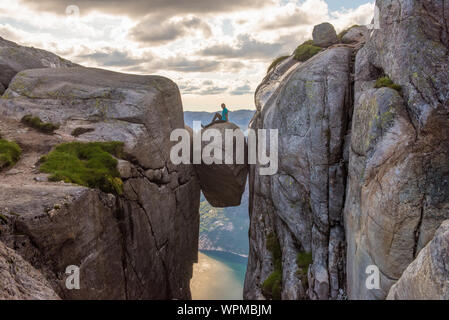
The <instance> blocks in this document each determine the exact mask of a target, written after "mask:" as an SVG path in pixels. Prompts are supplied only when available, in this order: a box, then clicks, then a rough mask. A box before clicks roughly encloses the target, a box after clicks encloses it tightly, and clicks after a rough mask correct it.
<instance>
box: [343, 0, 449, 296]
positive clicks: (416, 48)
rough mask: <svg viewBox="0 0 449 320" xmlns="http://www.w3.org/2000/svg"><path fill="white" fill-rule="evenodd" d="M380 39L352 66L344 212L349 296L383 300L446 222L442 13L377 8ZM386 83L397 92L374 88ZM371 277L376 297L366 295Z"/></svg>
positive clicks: (448, 84)
mask: <svg viewBox="0 0 449 320" xmlns="http://www.w3.org/2000/svg"><path fill="white" fill-rule="evenodd" d="M377 6H378V7H379V9H380V13H381V14H380V29H379V30H374V31H373V32H372V34H371V36H370V39H369V40H368V41H367V43H366V44H365V46H364V47H363V49H362V50H360V51H359V53H358V55H357V59H356V71H355V77H356V83H355V107H354V117H353V123H352V137H351V148H350V164H349V174H348V190H347V199H346V205H345V229H346V237H347V246H348V250H347V251H348V254H347V277H348V293H349V298H352V299H384V298H385V297H386V296H387V294H388V292H389V290H390V287H391V286H392V285H393V284H394V283H395V282H396V281H397V280H398V279H399V278H400V277H401V275H402V273H403V272H404V270H405V269H406V268H407V266H408V265H409V264H410V263H412V261H413V260H415V259H416V257H417V255H418V254H419V252H420V250H421V249H422V248H423V247H424V246H425V245H426V244H427V243H428V242H429V241H430V240H431V239H432V238H433V236H434V233H435V230H436V229H437V228H438V226H439V225H440V224H441V222H442V221H443V220H445V219H447V218H448V217H449V201H448V199H449V188H448V181H449V180H448V179H449V163H448V161H447V159H448V156H449V154H448V152H449V144H448V141H449V140H448V137H449V122H448V116H447V115H448V110H449V109H448V108H449V107H448V106H449V101H448V95H447V92H448V88H449V72H448V70H449V69H448V67H449V61H448V60H447V54H448V50H449V47H448V33H447V30H448V28H447V27H448V22H447V21H446V20H445V18H444V17H445V16H447V14H449V11H448V10H449V7H448V6H447V4H446V5H444V1H395V2H391V1H377ZM384 75H387V76H388V77H389V78H390V79H391V80H392V81H393V82H394V83H396V84H397V85H399V86H401V87H402V89H401V90H399V89H398V87H396V89H397V90H399V92H398V91H397V90H393V89H389V88H374V84H375V82H376V80H377V79H378V78H380V77H382V76H384ZM370 265H375V266H377V267H378V268H379V270H380V277H381V279H380V289H379V290H376V289H374V290H369V289H367V288H366V286H365V280H366V277H367V275H366V274H365V271H366V268H367V267H368V266H370Z"/></svg>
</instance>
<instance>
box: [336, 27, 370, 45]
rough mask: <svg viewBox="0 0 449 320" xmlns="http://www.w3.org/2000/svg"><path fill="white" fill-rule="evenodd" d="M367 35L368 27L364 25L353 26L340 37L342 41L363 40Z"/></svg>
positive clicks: (354, 41)
mask: <svg viewBox="0 0 449 320" xmlns="http://www.w3.org/2000/svg"><path fill="white" fill-rule="evenodd" d="M368 37H369V32H368V28H367V27H365V26H357V27H353V28H351V29H349V30H348V32H346V33H345V35H344V36H343V37H342V38H341V42H342V43H358V42H364V41H366V39H367V38H368Z"/></svg>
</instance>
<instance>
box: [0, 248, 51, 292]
mask: <svg viewBox="0 0 449 320" xmlns="http://www.w3.org/2000/svg"><path fill="white" fill-rule="evenodd" d="M0 300H59V297H58V295H57V294H56V293H55V292H54V291H53V289H52V288H51V286H50V284H49V283H48V282H47V280H46V279H45V277H44V276H43V275H42V274H41V273H40V272H39V271H37V270H36V269H34V268H33V267H32V266H31V265H30V264H29V263H28V262H26V261H25V260H24V259H23V258H22V257H21V256H20V255H18V254H17V253H16V252H14V250H12V249H9V248H8V247H6V246H5V245H4V244H3V243H2V242H0Z"/></svg>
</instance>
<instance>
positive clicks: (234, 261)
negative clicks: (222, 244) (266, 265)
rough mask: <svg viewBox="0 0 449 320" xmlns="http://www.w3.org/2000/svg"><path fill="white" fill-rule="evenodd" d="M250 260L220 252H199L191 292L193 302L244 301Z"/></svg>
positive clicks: (194, 267)
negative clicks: (244, 285) (245, 280)
mask: <svg viewBox="0 0 449 320" xmlns="http://www.w3.org/2000/svg"><path fill="white" fill-rule="evenodd" d="M247 262H248V259H247V258H245V257H242V256H239V255H236V254H232V253H228V252H220V251H203V252H201V251H200V252H198V263H197V264H195V265H194V266H193V277H192V280H191V281H190V290H191V292H192V299H193V300H242V299H243V282H244V279H245V272H246V265H247Z"/></svg>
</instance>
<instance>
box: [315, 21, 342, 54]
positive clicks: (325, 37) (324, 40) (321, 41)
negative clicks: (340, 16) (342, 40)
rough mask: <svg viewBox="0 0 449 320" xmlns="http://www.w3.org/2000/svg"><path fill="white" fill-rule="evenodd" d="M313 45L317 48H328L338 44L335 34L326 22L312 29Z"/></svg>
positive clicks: (332, 27)
mask: <svg viewBox="0 0 449 320" xmlns="http://www.w3.org/2000/svg"><path fill="white" fill-rule="evenodd" d="M312 35H313V43H314V44H315V45H316V46H318V47H324V48H326V47H329V46H331V45H333V44H336V43H338V37H337V32H336V31H335V28H334V26H333V25H331V24H330V23H328V22H324V23H322V24H319V25H316V26H315V27H314V28H313V34H312Z"/></svg>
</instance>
